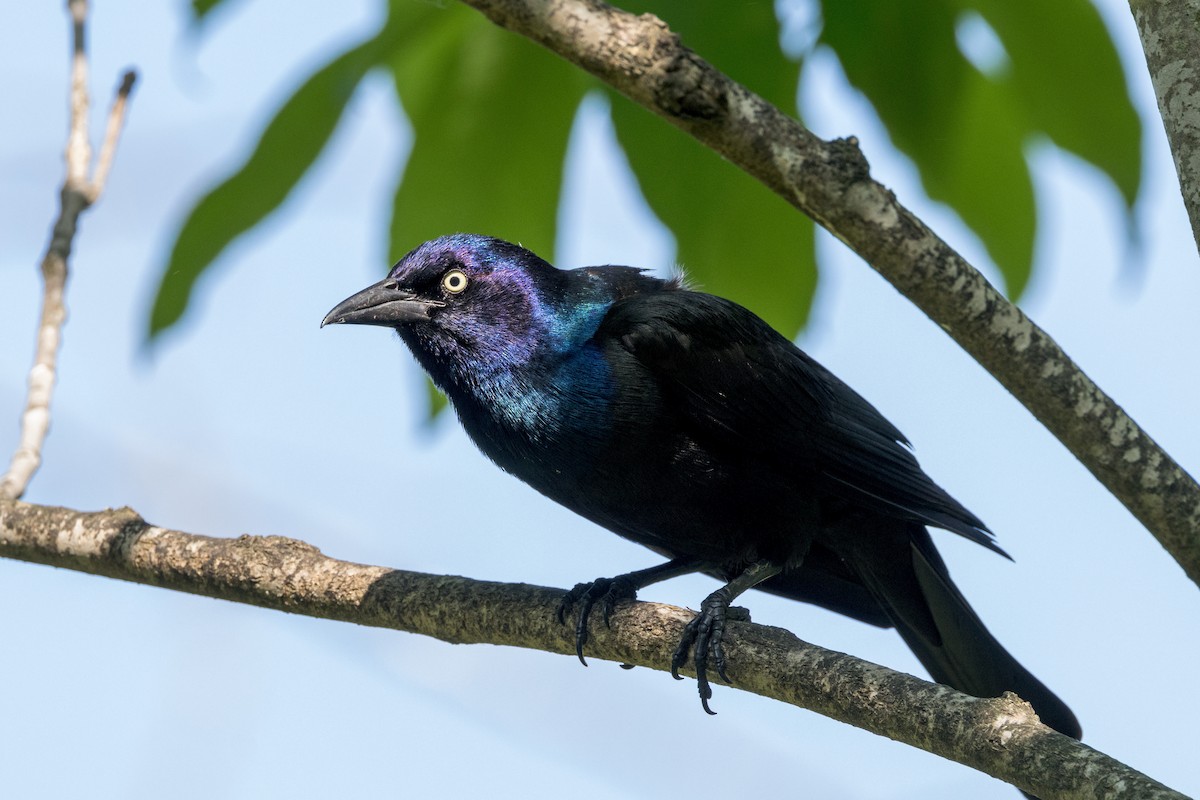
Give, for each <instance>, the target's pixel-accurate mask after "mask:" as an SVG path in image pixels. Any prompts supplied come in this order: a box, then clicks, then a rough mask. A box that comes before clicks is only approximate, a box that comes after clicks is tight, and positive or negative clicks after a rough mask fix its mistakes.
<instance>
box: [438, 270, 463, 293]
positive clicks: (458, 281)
mask: <svg viewBox="0 0 1200 800" xmlns="http://www.w3.org/2000/svg"><path fill="white" fill-rule="evenodd" d="M442 288H443V289H445V290H446V291H447V292H449V293H450V294H459V293H461V292H462V291H463V290H464V289H466V288H467V273H465V272H463V271H462V270H461V269H452V270H450V271H449V272H447V273H446V274H445V275H443V276H442Z"/></svg>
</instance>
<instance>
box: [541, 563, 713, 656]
mask: <svg viewBox="0 0 1200 800" xmlns="http://www.w3.org/2000/svg"><path fill="white" fill-rule="evenodd" d="M703 567H704V565H703V564H702V563H701V562H699V561H697V560H695V559H692V558H674V559H671V560H670V561H668V562H666V563H665V564H659V565H658V566H657V567H650V568H649V569H640V570H637V571H635V572H627V573H625V574H624V575H618V576H617V577H615V578H597V579H596V580H594V581H591V582H590V583H577V584H575V588H574V589H572V590H571V591H569V592H567V593H566V594H565V595H563V599H562V602H561V603H559V605H558V621H559V623H560V624H562V625H565V624H567V616H568V615H569V614H570V613H571V612H572V610H573V609H574V608H575V606H576V604H579V605H580V608H579V612H578V614H577V616H576V617H575V654H576V655H577V656H579V661H580V663H581V664H583V665H584V666H585V667H586V666H587V661H586V660H584V658H583V646H584V645H585V644H587V640H588V617H589V616H591V613H592V607H593V606H594V605H596V603H597V602H600V603H601V608H602V609H603V610H604V624H605V625H608V624H609V620H610V619H611V617H612V611H613V608H615V607H616V605H617V603H619V602H621V601H622V600H633V599H635V598H636V597H637V593H638V590H639V589H643V588H645V587H647V586H649V585H650V584H652V583H658V582H659V581H665V580H667V579H668V578H674V577H676V576H679V575H686V574H688V573H690V572H697V571H699V570H700V569H703Z"/></svg>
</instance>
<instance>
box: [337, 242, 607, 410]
mask: <svg viewBox="0 0 1200 800" xmlns="http://www.w3.org/2000/svg"><path fill="white" fill-rule="evenodd" d="M614 299H615V298H614V297H613V294H612V292H611V291H610V290H609V287H608V282H607V281H606V280H605V278H604V275H603V272H602V271H601V270H596V269H590V268H589V269H583V270H573V271H570V272H568V271H563V270H559V269H556V268H555V267H553V266H551V265H550V264H548V263H547V262H545V261H544V260H542V259H541V258H539V257H538V256H536V255H534V254H533V253H531V252H530V251H528V250H526V249H524V248H522V247H519V246H517V245H515V244H511V243H509V242H506V241H503V240H501V239H495V238H492V237H488V236H479V235H476V234H462V233H460V234H454V235H450V236H443V237H441V238H438V239H434V240H432V241H429V242H426V243H424V244H422V245H420V246H419V247H417V248H416V249H414V250H413V251H412V252H410V253H408V254H407V255H406V256H404V258H402V259H400V261H399V262H398V263H397V264H396V265H395V266H394V267H392V270H391V272H389V273H388V276H387V277H386V278H384V279H383V280H382V281H380V282H379V283H377V284H375V285H373V286H370V287H368V288H366V289H364V290H363V291H361V292H359V293H358V294H355V295H353V296H352V297H349V298H347V299H346V300H344V301H343V302H341V303H339V304H338V305H337V306H336V307H335V308H334V309H333V310H332V311H330V312H329V314H328V315H327V316H326V317H325V321H324V322H323V323H322V324H323V325H324V324H329V323H355V324H366V325H382V326H387V327H391V328H395V329H396V330H397V331H398V332H399V334H400V336H401V338H402V339H403V340H404V341H405V343H406V344H408V346H409V347H410V348H411V349H412V351H413V353H414V354H415V355H416V357H417V359H418V360H419V361H420V362H421V365H422V366H423V367H425V369H426V370H427V371H429V373H430V374H431V375H432V376H433V378H434V380H435V381H437V382H438V383H439V384H441V385H443V386H444V385H445V382H446V381H447V380H448V381H450V382H453V383H461V382H463V381H468V380H469V381H477V380H479V379H481V378H484V377H485V376H487V375H489V374H495V373H496V372H498V371H512V370H520V369H522V368H523V367H524V366H526V365H528V364H530V363H531V362H532V361H534V360H537V361H538V362H542V361H544V360H545V359H547V358H553V356H554V354H556V353H567V352H570V351H573V350H574V349H576V348H577V347H578V346H579V345H580V344H582V343H583V342H584V341H586V340H587V339H588V338H590V337H591V335H592V334H593V333H594V332H595V330H596V328H597V326H598V325H599V324H600V320H601V319H602V318H603V316H604V314H605V312H606V311H607V310H608V308H609V306H610V305H611V304H612V302H613V300H614Z"/></svg>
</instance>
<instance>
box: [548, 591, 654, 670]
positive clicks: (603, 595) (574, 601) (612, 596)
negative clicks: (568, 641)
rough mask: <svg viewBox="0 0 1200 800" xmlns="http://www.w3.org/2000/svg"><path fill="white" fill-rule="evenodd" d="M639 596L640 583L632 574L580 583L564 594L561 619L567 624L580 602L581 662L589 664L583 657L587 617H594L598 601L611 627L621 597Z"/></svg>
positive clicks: (577, 643) (578, 647)
mask: <svg viewBox="0 0 1200 800" xmlns="http://www.w3.org/2000/svg"><path fill="white" fill-rule="evenodd" d="M636 597H637V585H636V584H635V582H634V581H633V580H632V579H631V578H630V576H629V575H619V576H617V577H616V578H597V579H596V580H594V581H592V582H591V583H577V584H575V588H574V589H572V590H571V591H569V592H567V593H566V594H565V595H563V599H562V602H560V603H559V604H558V622H559V624H560V625H566V624H567V615H568V614H570V613H571V611H572V610H573V609H574V608H575V606H576V605H579V612H578V614H577V615H576V617H575V655H576V656H578V657H579V663H580V664H583V665H584V666H585V667H586V666H587V660H586V659H585V658H584V657H583V646H584V645H585V644H587V641H588V620H589V619H591V616H592V609H593V608H594V607H595V605H596V603H600V607H601V609H602V610H603V613H604V625H605V627H611V620H612V612H613V609H614V608H616V605H617V603H619V602H621V601H622V600H633V599H635V598H636Z"/></svg>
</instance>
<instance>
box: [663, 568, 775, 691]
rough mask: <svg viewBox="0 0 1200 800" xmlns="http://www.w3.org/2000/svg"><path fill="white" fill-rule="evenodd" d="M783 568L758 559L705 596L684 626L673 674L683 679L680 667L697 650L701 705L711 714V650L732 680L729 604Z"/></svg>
mask: <svg viewBox="0 0 1200 800" xmlns="http://www.w3.org/2000/svg"><path fill="white" fill-rule="evenodd" d="M782 571H783V567H782V566H780V565H778V564H773V563H771V562H770V561H756V562H754V563H753V564H751V565H750V566H748V567H746V569H745V570H744V571H743V572H742V574H741V575H739V576H737V577H736V578H734V579H733V580H731V581H730V582H729V583H727V584H725V585H724V586H722V587H721V588H720V589H717V590H716V591H715V592H713V593H712V594H710V595H709V596H708V597H706V598H704V602H703V603H701V604H700V613H699V614H697V615H696V616H695V617H694V618H693V619H692V621H691V622H689V623H688V624H687V627H685V628H684V629H683V636H682V637H681V638H680V640H679V646H678V647H676V648H675V655H673V656H672V657H671V675H672V676H673V677H674V678H675V679H676V680H681V678H680V677H679V668H680V667H682V666H683V665H684V664H686V663H687V660H688V653H689V652H693V653H694V655H693V659H694V661H695V664H696V686H697V689H699V691H700V704H701V705H703V706H704V710H705V711H706V712H708V713H709V714H715V713H716V712H715V711H713V710H712V709H711V708H709V707H708V701H709V700H710V699H711V698H712V694H713V692H712V686H711V685H710V684H709V681H708V658H709V654H710V653H711V654H712V659H713V663H714V664H715V665H716V667H717V675H719V676H720V678H721V680H723V681H725V683H732V681H730V680H729V676H728V675H727V674H725V648H724V647H723V646H722V644H721V638H722V637H723V636H724V635H725V621H726V618H727V615H728V613H729V604H730V603H732V602H733V599H734V598H735V597H737V596H738V595H740V594H741V593H742V592H744V591H746V590H747V589H750V588H753V587H754V586H757V585H758V584H760V583H762V582H763V581H765V580H767V579H768V578H772V577H774V576H776V575H778V574H779V573H780V572H782Z"/></svg>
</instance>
